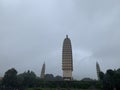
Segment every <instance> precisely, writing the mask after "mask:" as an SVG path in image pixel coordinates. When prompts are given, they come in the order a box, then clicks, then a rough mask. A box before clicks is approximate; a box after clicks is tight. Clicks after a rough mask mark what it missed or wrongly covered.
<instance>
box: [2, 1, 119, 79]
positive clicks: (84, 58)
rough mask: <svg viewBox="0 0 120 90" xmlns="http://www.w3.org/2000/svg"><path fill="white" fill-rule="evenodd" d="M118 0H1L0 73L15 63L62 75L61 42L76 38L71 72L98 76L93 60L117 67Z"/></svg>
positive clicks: (17, 65) (19, 65)
mask: <svg viewBox="0 0 120 90" xmlns="http://www.w3.org/2000/svg"><path fill="white" fill-rule="evenodd" d="M119 2H120V1H119V0H116V1H113V0H106V1H105V0H100V1H96V0H84V1H83V0H63V1H59V0H40V1H38V0H37V1H33V0H10V1H9V0H1V1H0V43H1V44H0V71H1V72H0V75H1V76H3V74H4V72H5V71H6V70H7V69H9V68H11V67H15V68H16V69H17V70H18V72H23V71H25V70H28V69H31V70H33V71H35V73H36V74H37V75H38V76H39V74H40V70H41V67H42V64H43V62H44V61H45V62H46V66H47V67H46V73H53V74H55V75H57V74H59V75H62V70H61V64H62V60H61V59H62V56H61V54H62V43H63V39H64V38H65V35H66V34H68V35H69V37H70V39H71V41H72V49H73V59H74V71H73V77H74V78H78V79H81V78H83V77H89V76H90V77H91V78H96V71H95V63H96V61H98V62H99V63H100V66H101V68H102V70H103V71H105V70H106V69H108V68H112V69H114V68H119V63H120V62H119V59H120V57H119V52H120V50H119V48H120V43H119V39H120V35H119V34H120V31H119V29H120V27H119V26H120V25H119V24H120V17H119V16H120V5H119Z"/></svg>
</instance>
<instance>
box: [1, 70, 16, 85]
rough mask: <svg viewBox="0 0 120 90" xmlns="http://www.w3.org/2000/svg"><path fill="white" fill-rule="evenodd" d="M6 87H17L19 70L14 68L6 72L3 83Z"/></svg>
mask: <svg viewBox="0 0 120 90" xmlns="http://www.w3.org/2000/svg"><path fill="white" fill-rule="evenodd" d="M2 83H3V85H5V87H16V86H17V70H15V69H14V68H11V69H9V70H8V71H6V72H5V75H4V78H3V81H2Z"/></svg>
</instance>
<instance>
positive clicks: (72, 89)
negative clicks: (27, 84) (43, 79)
mask: <svg viewBox="0 0 120 90" xmlns="http://www.w3.org/2000/svg"><path fill="white" fill-rule="evenodd" d="M26 90H68V89H67V88H60V89H58V88H36V89H32V88H28V89H26ZM70 90H99V89H74V88H71V89H70Z"/></svg>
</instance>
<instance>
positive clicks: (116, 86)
mask: <svg viewBox="0 0 120 90" xmlns="http://www.w3.org/2000/svg"><path fill="white" fill-rule="evenodd" d="M99 76H100V82H101V84H102V87H103V89H104V90H120V68H119V69H117V70H112V69H109V70H107V71H106V73H103V72H100V73H99Z"/></svg>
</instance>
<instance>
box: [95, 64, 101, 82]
mask: <svg viewBox="0 0 120 90" xmlns="http://www.w3.org/2000/svg"><path fill="white" fill-rule="evenodd" d="M96 71H97V77H98V80H100V75H99V73H100V66H99V64H98V62H96Z"/></svg>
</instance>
